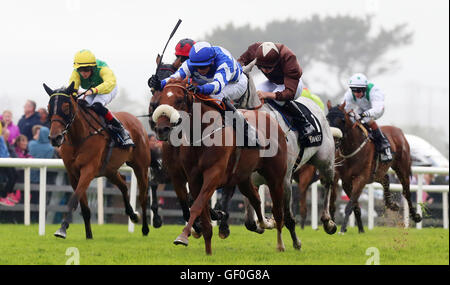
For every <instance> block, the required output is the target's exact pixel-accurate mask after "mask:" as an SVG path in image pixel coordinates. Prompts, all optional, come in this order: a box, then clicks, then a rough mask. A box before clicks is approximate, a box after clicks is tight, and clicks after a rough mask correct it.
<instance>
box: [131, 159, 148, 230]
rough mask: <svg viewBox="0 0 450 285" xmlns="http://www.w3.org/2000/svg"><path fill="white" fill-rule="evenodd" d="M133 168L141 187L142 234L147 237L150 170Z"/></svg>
mask: <svg viewBox="0 0 450 285" xmlns="http://www.w3.org/2000/svg"><path fill="white" fill-rule="evenodd" d="M132 166H133V170H134V173H135V175H136V179H137V182H138V187H139V202H140V204H141V209H142V234H143V235H144V236H147V235H148V233H149V231H150V229H149V227H148V221H147V203H148V191H147V189H148V169H147V168H145V167H138V166H134V165H132Z"/></svg>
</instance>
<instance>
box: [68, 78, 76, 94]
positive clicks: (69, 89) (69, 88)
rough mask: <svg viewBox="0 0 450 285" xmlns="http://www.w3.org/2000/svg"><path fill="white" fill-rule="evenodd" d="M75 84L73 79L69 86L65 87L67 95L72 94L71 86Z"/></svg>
mask: <svg viewBox="0 0 450 285" xmlns="http://www.w3.org/2000/svg"><path fill="white" fill-rule="evenodd" d="M74 86H75V81H72V82H71V83H70V85H69V87H67V93H69V94H68V95H72V93H73V91H74V89H73V87H74Z"/></svg>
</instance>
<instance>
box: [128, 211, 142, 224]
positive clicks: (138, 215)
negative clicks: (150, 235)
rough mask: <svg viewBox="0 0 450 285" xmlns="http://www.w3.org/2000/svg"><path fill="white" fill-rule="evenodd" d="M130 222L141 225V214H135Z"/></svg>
mask: <svg viewBox="0 0 450 285" xmlns="http://www.w3.org/2000/svg"><path fill="white" fill-rule="evenodd" d="M130 220H131V221H132V222H133V224H137V223H139V222H140V220H141V214H139V212H134V214H133V215H131V216H130Z"/></svg>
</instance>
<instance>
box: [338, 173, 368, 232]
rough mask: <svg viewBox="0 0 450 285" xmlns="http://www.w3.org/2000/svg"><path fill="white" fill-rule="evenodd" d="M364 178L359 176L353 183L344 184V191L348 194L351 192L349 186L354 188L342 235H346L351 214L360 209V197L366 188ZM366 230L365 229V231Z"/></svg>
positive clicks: (346, 209) (347, 208)
mask: <svg viewBox="0 0 450 285" xmlns="http://www.w3.org/2000/svg"><path fill="white" fill-rule="evenodd" d="M363 176H364V175H360V176H357V177H355V178H354V179H353V181H352V183H351V184H349V183H343V184H342V186H343V188H344V191H345V192H346V193H347V195H348V192H349V189H348V187H349V185H351V186H352V188H351V192H350V193H351V195H350V197H349V198H350V201H348V203H347V206H346V207H345V217H344V223H343V224H342V227H341V232H340V233H341V234H344V233H345V232H346V231H347V224H348V219H349V218H350V214H351V213H352V212H353V211H354V210H355V209H356V208H357V207H358V199H359V196H360V195H361V192H362V190H363V188H364V186H365V182H364V181H363ZM361 227H362V223H361ZM363 230H364V229H363Z"/></svg>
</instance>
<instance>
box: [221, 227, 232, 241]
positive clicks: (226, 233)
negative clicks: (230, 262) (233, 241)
mask: <svg viewBox="0 0 450 285" xmlns="http://www.w3.org/2000/svg"><path fill="white" fill-rule="evenodd" d="M229 235H230V229H229V228H228V227H226V228H225V227H224V228H221V227H219V237H220V238H221V239H226V238H227V237H228V236H229Z"/></svg>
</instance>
